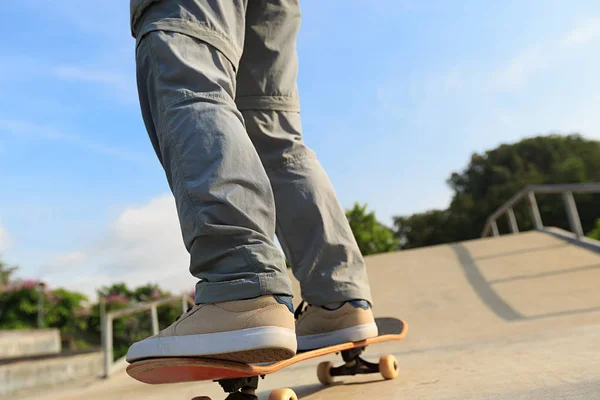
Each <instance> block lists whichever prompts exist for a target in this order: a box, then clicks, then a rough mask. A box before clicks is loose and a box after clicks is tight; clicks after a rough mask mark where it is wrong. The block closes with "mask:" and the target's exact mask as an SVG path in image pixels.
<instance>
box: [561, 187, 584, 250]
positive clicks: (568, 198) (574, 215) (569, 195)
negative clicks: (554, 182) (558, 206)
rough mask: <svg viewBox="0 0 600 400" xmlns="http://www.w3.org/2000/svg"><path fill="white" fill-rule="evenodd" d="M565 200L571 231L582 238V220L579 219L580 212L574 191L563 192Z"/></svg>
mask: <svg viewBox="0 0 600 400" xmlns="http://www.w3.org/2000/svg"><path fill="white" fill-rule="evenodd" d="M562 196H563V201H564V202H565V209H566V210H567V216H568V217H569V225H570V226H571V232H573V233H574V234H575V236H577V238H578V239H579V238H581V237H582V236H583V229H582V228H581V221H580V219H579V213H578V212H577V205H576V204H575V199H574V198H573V192H571V191H569V192H563V194H562Z"/></svg>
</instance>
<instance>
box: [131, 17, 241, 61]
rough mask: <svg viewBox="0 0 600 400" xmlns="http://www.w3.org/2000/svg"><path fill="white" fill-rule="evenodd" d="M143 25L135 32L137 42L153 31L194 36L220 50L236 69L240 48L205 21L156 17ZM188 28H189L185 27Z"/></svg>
mask: <svg viewBox="0 0 600 400" xmlns="http://www.w3.org/2000/svg"><path fill="white" fill-rule="evenodd" d="M144 25H145V26H144V27H143V28H140V29H139V32H138V34H137V36H138V39H137V42H138V43H139V42H140V41H141V40H142V38H143V37H144V36H145V35H147V34H148V33H150V32H153V31H164V32H175V33H179V34H181V35H185V36H188V37H193V38H196V39H198V40H200V41H202V42H204V43H206V44H209V45H211V46H213V47H214V48H216V49H217V50H218V51H219V52H221V53H222V54H223V55H224V56H225V57H226V58H227V59H228V60H229V62H231V64H232V65H233V66H234V69H236V70H237V68H238V64H239V60H240V57H241V54H242V50H240V49H239V48H238V47H237V46H236V45H235V44H234V43H233V42H232V41H231V40H230V39H229V38H228V37H227V35H224V34H222V33H221V32H219V31H218V30H216V29H214V28H213V27H212V26H210V25H209V24H207V23H206V22H202V21H198V20H192V19H188V18H156V19H153V20H151V21H148V22H145V24H144ZM186 28H189V29H186ZM204 35H206V36H213V37H214V38H216V39H217V40H218V41H219V42H221V43H222V44H223V45H224V47H226V48H225V49H222V48H219V46H218V45H217V44H216V43H211V41H210V39H208V38H207V37H204Z"/></svg>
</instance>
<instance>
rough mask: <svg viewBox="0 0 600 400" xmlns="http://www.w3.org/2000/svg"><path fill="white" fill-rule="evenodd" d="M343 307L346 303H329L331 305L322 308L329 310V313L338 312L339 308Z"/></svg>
mask: <svg viewBox="0 0 600 400" xmlns="http://www.w3.org/2000/svg"><path fill="white" fill-rule="evenodd" d="M343 305H344V302H340V303H329V304H325V305H324V306H322V308H324V309H326V310H329V311H333V310H337V309H338V308H340V307H341V306H343Z"/></svg>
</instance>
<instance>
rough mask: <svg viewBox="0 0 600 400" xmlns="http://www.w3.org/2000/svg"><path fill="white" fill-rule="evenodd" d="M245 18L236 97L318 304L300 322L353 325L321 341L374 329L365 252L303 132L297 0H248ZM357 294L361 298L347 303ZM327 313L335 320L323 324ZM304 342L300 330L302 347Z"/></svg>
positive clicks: (296, 263)
mask: <svg viewBox="0 0 600 400" xmlns="http://www.w3.org/2000/svg"><path fill="white" fill-rule="evenodd" d="M246 24H247V25H246V37H245V47H244V53H243V55H242V58H241V60H240V66H239V72H238V75H237V80H238V86H237V97H236V103H237V106H238V109H240V110H241V111H242V113H243V116H244V119H245V122H246V130H247V131H248V134H249V135H250V138H251V139H252V142H253V143H254V145H255V146H256V149H257V150H258V153H259V155H260V158H261V161H262V163H263V165H264V167H265V169H266V171H267V174H268V176H269V179H270V182H271V186H272V188H273V193H274V196H275V204H276V208H277V216H276V217H277V228H276V230H277V237H278V238H279V241H280V243H281V245H282V247H283V249H284V252H285V254H286V256H287V258H288V260H289V261H290V263H291V265H292V268H293V272H294V275H295V276H296V277H297V278H298V280H299V281H300V284H301V290H302V298H303V299H304V300H306V301H307V302H308V303H309V304H311V305H312V306H317V308H310V307H309V309H307V311H306V312H305V313H304V315H302V316H301V319H299V322H303V323H302V324H299V325H298V326H297V329H299V332H305V333H306V334H307V335H308V336H310V335H311V333H312V332H313V329H314V330H315V332H319V333H330V331H331V330H334V329H335V330H340V329H346V328H348V330H346V331H345V333H344V332H342V333H340V332H337V333H336V334H334V335H329V336H328V339H327V338H324V339H325V341H323V340H321V341H320V340H319V338H317V339H316V340H312V343H313V344H316V345H317V347H319V344H320V343H321V344H323V343H331V342H327V341H326V340H330V339H333V341H334V342H335V341H346V340H348V339H349V340H352V339H354V340H360V339H363V338H365V337H369V336H375V335H377V330H376V327H375V325H374V323H373V318H372V312H371V309H370V304H369V303H370V302H371V293H370V288H369V282H368V277H367V271H366V267H365V262H364V259H363V257H362V255H361V253H360V250H359V249H358V246H357V244H356V241H355V239H354V236H353V234H352V231H351V229H350V226H349V224H348V221H347V219H346V216H345V213H344V210H343V208H342V207H341V205H340V203H339V201H338V199H337V196H336V193H335V191H334V189H333V187H332V184H331V182H330V180H329V178H328V176H327V174H326V173H325V171H324V170H323V168H322V166H321V164H320V163H319V161H318V159H317V157H316V155H315V153H314V152H313V151H312V150H311V149H309V148H308V147H307V146H306V144H305V143H304V141H303V139H302V129H301V121H300V107H299V96H298V91H297V84H296V79H297V74H298V60H297V54H296V35H297V32H298V29H299V25H300V10H299V7H298V2H297V1H294V0H254V1H252V2H249V4H248V10H247V14H246ZM351 300H359V301H354V302H352V303H346V302H348V301H351ZM331 303H339V304H338V305H337V307H335V308H337V309H336V310H335V311H331V313H337V314H339V318H337V317H336V318H333V317H332V315H331V314H330V313H328V315H327V316H324V315H323V314H322V313H323V312H325V311H326V310H324V309H323V308H321V307H318V306H323V305H328V304H331ZM365 308H367V309H365ZM326 319H327V320H328V321H330V322H332V321H334V322H335V324H336V327H333V326H332V327H329V328H328V327H324V326H323V323H325V322H324V321H325V320H326ZM363 325H364V326H363ZM346 334H349V335H350V336H348V335H346ZM336 335H337V336H336ZM344 335H346V336H344ZM353 335H354V336H353ZM313 339H314V338H313ZM322 339H323V338H322ZM301 341H302V338H301V337H300V335H299V347H301Z"/></svg>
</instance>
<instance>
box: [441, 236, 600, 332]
mask: <svg viewBox="0 0 600 400" xmlns="http://www.w3.org/2000/svg"><path fill="white" fill-rule="evenodd" d="M450 247H451V248H452V250H454V252H455V253H456V256H457V258H458V260H459V264H460V266H461V267H462V269H463V271H464V273H465V276H466V278H467V281H468V282H469V284H470V285H471V288H472V289H473V291H474V292H475V293H476V294H477V296H478V297H479V298H480V299H481V301H482V302H483V303H484V304H485V305H486V306H487V307H488V308H489V309H490V310H491V311H492V312H494V313H495V314H496V315H497V316H498V317H500V318H502V319H504V320H505V321H509V322H510V321H519V320H535V319H543V318H551V317H560V316H566V315H574V314H583V313H592V312H598V311H600V307H590V308H581V309H574V310H568V311H560V312H555V313H547V314H541V315H532V316H525V315H523V314H521V313H519V312H518V311H517V310H515V309H514V308H512V307H511V306H510V305H509V304H508V303H507V302H506V301H504V299H503V298H502V297H501V296H500V295H499V294H498V293H497V292H496V291H495V290H494V289H493V288H492V284H494V283H502V282H510V281H513V280H519V279H534V278H536V277H543V276H552V275H561V274H567V273H573V272H579V271H584V270H592V269H597V268H600V264H594V265H588V266H584V267H579V268H571V269H569V270H560V271H550V272H543V273H540V274H532V275H523V276H520V277H515V278H505V279H497V280H495V281H487V280H486V279H485V277H484V276H483V275H482V273H481V271H480V269H479V267H478V266H477V262H476V261H475V258H473V256H471V253H470V252H469V250H468V249H467V248H466V247H465V246H464V245H463V244H461V243H456V244H453V245H451V246H450Z"/></svg>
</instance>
